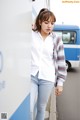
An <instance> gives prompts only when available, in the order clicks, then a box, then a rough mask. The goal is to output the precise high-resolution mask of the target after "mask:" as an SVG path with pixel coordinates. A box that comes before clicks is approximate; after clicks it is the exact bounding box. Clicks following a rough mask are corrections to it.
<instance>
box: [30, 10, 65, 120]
mask: <svg viewBox="0 0 80 120" xmlns="http://www.w3.org/2000/svg"><path fill="white" fill-rule="evenodd" d="M55 22H56V18H55V15H54V14H53V13H52V12H51V11H49V10H48V9H42V10H41V11H40V12H39V14H38V16H37V18H36V21H35V29H34V30H32V48H31V81H32V86H31V98H30V100H31V108H30V112H31V120H33V114H34V103H35V98H36V96H37V113H36V120H44V117H45V109H46V105H47V102H48V99H49V96H50V94H51V91H52V89H53V88H54V86H55V85H56V88H55V94H56V95H60V94H61V92H62V91H63V82H64V81H65V79H66V75H67V71H66V64H65V55H64V47H63V42H62V40H61V38H59V37H58V36H57V35H56V34H54V32H52V30H53V27H54V23H55Z"/></svg>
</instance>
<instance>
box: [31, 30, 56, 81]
mask: <svg viewBox="0 0 80 120" xmlns="http://www.w3.org/2000/svg"><path fill="white" fill-rule="evenodd" d="M53 49H54V45H53V38H52V37H51V35H49V36H48V37H47V38H46V39H45V40H43V38H42V36H41V34H40V33H39V32H34V31H32V46H31V75H33V76H35V75H36V74H37V72H39V75H38V78H39V79H43V80H47V81H51V82H55V66H54V61H53Z"/></svg>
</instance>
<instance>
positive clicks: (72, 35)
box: [55, 31, 76, 44]
mask: <svg viewBox="0 0 80 120" xmlns="http://www.w3.org/2000/svg"><path fill="white" fill-rule="evenodd" d="M55 33H56V34H58V35H59V36H61V37H62V40H63V43H64V44H75V42H76V32H73V31H55Z"/></svg>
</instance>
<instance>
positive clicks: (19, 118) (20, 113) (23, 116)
mask: <svg viewBox="0 0 80 120" xmlns="http://www.w3.org/2000/svg"><path fill="white" fill-rule="evenodd" d="M9 120H30V95H28V96H27V97H26V98H25V100H24V101H23V102H22V103H21V104H20V106H19V107H18V108H17V110H16V111H15V112H14V113H13V115H12V116H11V117H10V119H9Z"/></svg>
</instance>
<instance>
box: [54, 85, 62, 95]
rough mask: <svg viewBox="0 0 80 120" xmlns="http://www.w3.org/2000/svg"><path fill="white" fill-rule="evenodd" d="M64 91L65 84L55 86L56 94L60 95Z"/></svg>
mask: <svg viewBox="0 0 80 120" xmlns="http://www.w3.org/2000/svg"><path fill="white" fill-rule="evenodd" d="M62 91H63V86H57V87H56V88H55V94H56V96H59V95H60V94H61V93H62Z"/></svg>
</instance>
